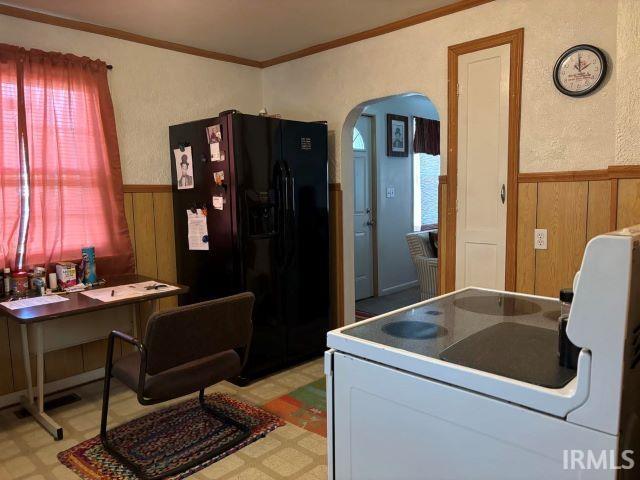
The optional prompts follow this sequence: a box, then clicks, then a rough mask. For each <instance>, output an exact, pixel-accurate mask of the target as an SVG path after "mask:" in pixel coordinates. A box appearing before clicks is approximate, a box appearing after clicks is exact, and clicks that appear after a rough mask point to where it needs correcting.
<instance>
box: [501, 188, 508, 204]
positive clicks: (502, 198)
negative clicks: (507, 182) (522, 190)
mask: <svg viewBox="0 0 640 480" xmlns="http://www.w3.org/2000/svg"><path fill="white" fill-rule="evenodd" d="M506 194H507V192H506V190H505V187H504V183H503V184H502V188H501V189H500V200H502V204H503V205H504V201H505V199H506V198H507V197H506Z"/></svg>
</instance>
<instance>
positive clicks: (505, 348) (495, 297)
mask: <svg viewBox="0 0 640 480" xmlns="http://www.w3.org/2000/svg"><path fill="white" fill-rule="evenodd" d="M559 315H560V303H559V302H558V301H555V300H551V299H546V298H530V297H522V296H517V295H514V294H510V293H505V292H493V291H486V290H481V289H466V290H462V291H460V292H457V293H455V294H453V295H448V296H445V297H442V298H439V299H437V300H435V301H433V302H429V303H427V304H424V305H419V306H416V307H415V308H409V309H406V310H403V311H401V312H398V313H395V314H393V315H387V316H381V317H380V318H374V319H372V320H369V321H365V322H362V323H358V324H355V325H354V326H352V327H349V328H346V329H343V330H342V333H343V334H344V335H347V336H351V337H354V338H358V339H362V340H366V341H368V342H373V343H377V344H380V345H383V346H388V347H393V348H397V349H401V350H406V351H408V352H412V353H414V354H418V355H423V356H427V357H431V358H438V359H441V360H444V361H447V362H450V363H455V364H458V365H463V366H466V367H469V368H473V369H476V370H482V371H485V372H488V373H494V374H496V375H501V376H505V377H508V378H512V379H515V380H520V381H523V382H527V383H533V384H536V385H540V386H544V387H549V388H561V387H563V386H564V385H566V384H567V383H568V382H569V381H570V380H571V379H572V378H574V377H575V371H574V370H569V369H565V368H562V367H559V366H558V362H557V355H556V352H557V344H558V334H557V325H558V323H557V319H558V316H559Z"/></svg>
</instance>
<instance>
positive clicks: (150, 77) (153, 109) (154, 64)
mask: <svg viewBox="0 0 640 480" xmlns="http://www.w3.org/2000/svg"><path fill="white" fill-rule="evenodd" d="M0 42H1V43H9V44H12V45H20V46H23V47H26V48H39V49H42V50H57V51H62V52H65V53H75V54H77V55H81V56H88V57H92V58H101V59H102V60H104V61H106V62H107V63H111V64H113V66H114V69H113V70H112V71H111V72H110V73H109V83H110V86H111V96H112V98H113V103H114V108H115V113H116V123H117V129H118V139H119V143H120V155H121V159H122V174H123V180H124V183H132V184H168V183H171V170H170V163H169V129H168V127H169V125H174V124H176V123H181V122H186V121H190V120H197V119H200V118H205V117H210V116H215V115H217V114H218V113H219V112H220V111H222V110H227V109H230V108H236V109H238V110H240V111H243V112H247V113H255V112H257V111H258V110H259V109H260V108H261V103H262V101H261V96H262V92H261V86H260V80H261V78H260V70H258V69H256V68H251V67H244V66H241V65H234V64H231V63H225V62H219V61H215V60H210V59H207V58H201V57H195V56H193V55H186V54H183V53H178V52H172V51H169V50H164V49H160V48H155V47H149V46H146V45H140V44H137V43H132V42H126V41H124V40H118V39H115V38H110V37H105V36H101V35H94V34H91V33H85V32H79V31H76V30H70V29H66V28H61V27H54V26H50V25H45V24H42V23H35V22H30V21H27V20H21V19H17V18H13V17H7V16H3V15H0Z"/></svg>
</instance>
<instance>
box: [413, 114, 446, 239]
mask: <svg viewBox="0 0 640 480" xmlns="http://www.w3.org/2000/svg"><path fill="white" fill-rule="evenodd" d="M413 125H414V134H415V118H414V121H413ZM439 177H440V155H428V154H426V153H414V154H413V192H414V194H413V230H414V231H416V232H418V231H420V230H427V229H429V228H434V227H437V225H438V182H439Z"/></svg>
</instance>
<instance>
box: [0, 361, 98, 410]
mask: <svg viewBox="0 0 640 480" xmlns="http://www.w3.org/2000/svg"><path fill="white" fill-rule="evenodd" d="M101 378H104V368H98V369H96V370H91V371H89V372H84V373H81V374H79V375H74V376H72V377H67V378H63V379H61V380H56V381H55V382H49V383H46V384H45V385H44V394H45V395H51V394H53V393H59V392H62V391H64V390H68V389H70V388H75V387H78V386H80V385H84V384H85V383H90V382H95V381H96V380H100V379H101ZM26 394H27V390H26V389H25V390H20V391H18V392H13V393H8V394H7V395H2V396H1V397H0V408H7V407H12V406H14V405H18V404H19V403H20V397H22V396H24V395H26Z"/></svg>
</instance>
